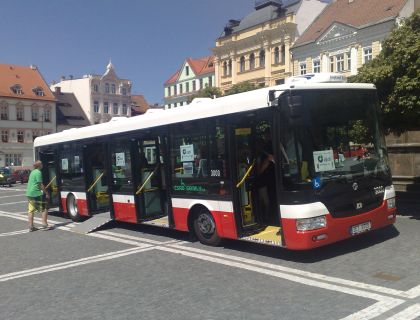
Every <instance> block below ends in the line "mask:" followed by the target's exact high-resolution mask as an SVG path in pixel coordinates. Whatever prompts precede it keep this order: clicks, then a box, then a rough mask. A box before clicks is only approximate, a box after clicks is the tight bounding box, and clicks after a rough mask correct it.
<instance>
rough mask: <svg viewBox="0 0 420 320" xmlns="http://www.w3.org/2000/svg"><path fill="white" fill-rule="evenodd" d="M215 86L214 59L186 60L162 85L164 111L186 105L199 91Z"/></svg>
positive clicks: (210, 57)
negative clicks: (163, 90)
mask: <svg viewBox="0 0 420 320" xmlns="http://www.w3.org/2000/svg"><path fill="white" fill-rule="evenodd" d="M214 85H215V73H214V57H213V56H209V57H203V58H199V59H192V58H187V59H185V61H184V63H183V64H182V66H181V68H180V69H179V70H178V71H177V72H175V74H173V75H172V76H171V77H170V78H169V79H168V80H167V81H166V82H165V84H164V88H165V99H164V103H165V109H170V108H176V107H179V106H183V105H185V104H187V103H188V99H189V97H191V96H192V95H194V94H196V93H197V92H198V91H199V90H201V89H204V88H206V87H213V86H214Z"/></svg>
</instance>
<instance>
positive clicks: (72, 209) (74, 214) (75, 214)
mask: <svg viewBox="0 0 420 320" xmlns="http://www.w3.org/2000/svg"><path fill="white" fill-rule="evenodd" d="M66 205H67V213H68V214H69V216H70V219H71V220H73V221H75V222H79V221H81V219H82V217H81V215H80V213H79V208H78V207H77V200H76V197H75V196H74V194H73V193H69V195H68V196H67V200H66Z"/></svg>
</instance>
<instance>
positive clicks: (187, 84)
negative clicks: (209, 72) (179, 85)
mask: <svg viewBox="0 0 420 320" xmlns="http://www.w3.org/2000/svg"><path fill="white" fill-rule="evenodd" d="M185 92H190V83H189V82H186V83H185Z"/></svg>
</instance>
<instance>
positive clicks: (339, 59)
mask: <svg viewBox="0 0 420 320" xmlns="http://www.w3.org/2000/svg"><path fill="white" fill-rule="evenodd" d="M335 61H336V64H337V72H341V71H343V70H344V54H339V55H338V56H336V58H335Z"/></svg>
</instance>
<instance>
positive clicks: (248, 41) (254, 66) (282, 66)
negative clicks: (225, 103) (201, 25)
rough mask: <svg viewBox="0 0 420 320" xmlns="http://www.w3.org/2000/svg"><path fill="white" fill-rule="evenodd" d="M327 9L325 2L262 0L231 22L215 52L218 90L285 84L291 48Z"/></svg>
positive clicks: (311, 0)
mask: <svg viewBox="0 0 420 320" xmlns="http://www.w3.org/2000/svg"><path fill="white" fill-rule="evenodd" d="M326 5H327V3H326V1H325V0H324V1H321V0H319V1H318V0H310V1H308V0H285V1H279V0H276V1H274V0H258V1H256V2H255V11H254V12H252V13H250V14H249V15H247V16H246V17H245V18H243V19H242V20H229V23H228V24H227V26H226V27H225V29H224V31H223V33H222V35H221V36H220V37H219V38H218V39H217V40H216V46H215V48H213V53H214V55H215V78H216V86H218V87H219V88H221V90H222V91H226V90H228V89H229V88H231V87H232V85H234V84H237V83H241V82H245V81H250V82H253V83H255V84H257V85H259V86H270V85H275V84H281V83H284V81H285V79H286V78H287V77H288V76H291V75H292V63H291V59H290V53H289V48H290V47H291V45H292V44H293V43H294V41H295V39H296V38H297V37H298V36H299V35H300V34H302V33H303V31H304V30H305V29H306V28H307V27H308V26H309V25H310V24H311V22H312V21H313V20H314V19H315V18H316V16H317V15H318V14H319V13H320V12H321V11H322V10H323V9H324V7H325V6H326Z"/></svg>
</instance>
